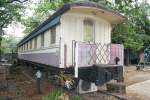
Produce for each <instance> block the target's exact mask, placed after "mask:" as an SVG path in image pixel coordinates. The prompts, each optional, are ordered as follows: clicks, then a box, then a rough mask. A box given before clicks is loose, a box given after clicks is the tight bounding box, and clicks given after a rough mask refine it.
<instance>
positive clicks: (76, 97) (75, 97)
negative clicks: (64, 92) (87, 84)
mask: <svg viewBox="0 0 150 100" xmlns="http://www.w3.org/2000/svg"><path fill="white" fill-rule="evenodd" d="M72 100H81V97H80V96H78V95H76V96H73V98H72Z"/></svg>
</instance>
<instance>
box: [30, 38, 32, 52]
mask: <svg viewBox="0 0 150 100" xmlns="http://www.w3.org/2000/svg"><path fill="white" fill-rule="evenodd" d="M31 49H32V40H31V41H30V50H31Z"/></svg>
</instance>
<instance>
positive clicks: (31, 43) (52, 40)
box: [18, 27, 56, 52]
mask: <svg viewBox="0 0 150 100" xmlns="http://www.w3.org/2000/svg"><path fill="white" fill-rule="evenodd" d="M49 33H50V44H55V42H56V27H53V28H52V29H51V30H50V32H49ZM44 35H45V34H44V33H43V34H40V35H39V36H40V38H41V39H40V40H41V41H40V42H41V43H40V47H44V41H45V36H44ZM39 36H36V37H34V38H32V39H31V40H30V41H28V42H26V43H25V44H23V45H22V46H20V47H19V48H18V51H19V52H24V51H28V50H33V49H37V45H38V43H37V42H39V40H38V37H39Z"/></svg>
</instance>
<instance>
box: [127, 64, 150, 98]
mask: <svg viewBox="0 0 150 100" xmlns="http://www.w3.org/2000/svg"><path fill="white" fill-rule="evenodd" d="M125 83H126V85H127V88H126V91H127V94H126V95H127V97H128V99H130V100H150V96H149V95H150V66H147V67H146V68H145V69H144V70H142V71H136V67H135V66H130V67H125Z"/></svg>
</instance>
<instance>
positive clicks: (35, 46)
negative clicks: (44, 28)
mask: <svg viewBox="0 0 150 100" xmlns="http://www.w3.org/2000/svg"><path fill="white" fill-rule="evenodd" d="M34 48H37V37H35V38H34Z"/></svg>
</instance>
